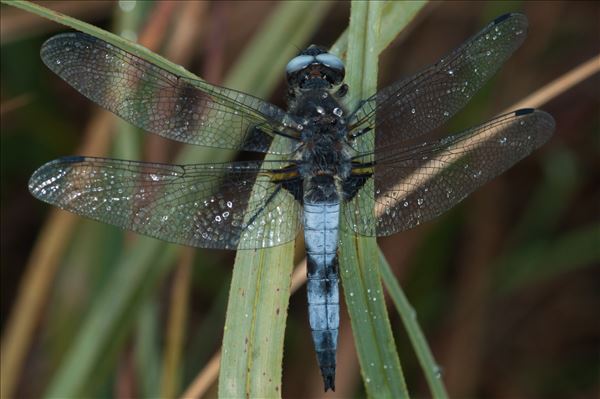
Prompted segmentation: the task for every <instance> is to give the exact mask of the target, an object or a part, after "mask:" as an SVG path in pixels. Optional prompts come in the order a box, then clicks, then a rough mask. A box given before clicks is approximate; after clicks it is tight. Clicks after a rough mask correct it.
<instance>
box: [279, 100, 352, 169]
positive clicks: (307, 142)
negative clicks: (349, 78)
mask: <svg viewBox="0 0 600 399" xmlns="http://www.w3.org/2000/svg"><path fill="white" fill-rule="evenodd" d="M290 111H291V112H292V113H294V114H295V115H297V116H298V117H299V118H300V119H301V121H302V124H303V125H304V129H303V131H302V138H301V140H302V142H303V145H302V146H301V147H300V148H299V149H298V151H297V154H296V156H297V160H298V162H299V166H300V168H299V169H300V174H301V175H302V177H303V178H305V179H307V178H309V179H310V178H311V177H314V176H323V175H326V176H331V177H335V178H336V179H342V180H343V179H345V178H346V177H347V176H348V175H349V173H350V147H349V146H348V144H347V141H346V133H347V128H346V120H345V116H346V115H345V111H344V109H343V106H342V105H341V104H340V102H339V101H338V100H337V98H335V95H333V94H331V93H329V91H327V90H322V89H316V90H309V91H304V92H303V93H302V95H300V96H298V97H296V98H295V99H294V100H293V101H290Z"/></svg>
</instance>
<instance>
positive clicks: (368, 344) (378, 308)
mask: <svg viewBox="0 0 600 399" xmlns="http://www.w3.org/2000/svg"><path fill="white" fill-rule="evenodd" d="M386 5H387V3H383V2H372V3H371V2H353V3H352V8H351V14H350V26H349V29H348V47H347V59H346V68H347V71H348V75H347V77H346V82H347V83H348V85H349V87H350V92H349V94H350V96H351V97H350V98H349V99H348V101H347V103H348V107H349V109H353V108H355V107H356V105H357V104H358V101H359V99H362V98H368V97H369V96H371V95H372V94H373V93H375V91H376V89H377V65H378V57H379V52H380V49H381V47H383V45H382V44H381V45H380V44H379V43H380V42H379V39H380V37H381V18H382V16H383V14H382V13H383V11H384V9H385V8H386ZM398 29H399V30H400V29H401V27H400V26H398ZM338 50H339V49H338ZM362 150H368V149H367V148H364V149H362ZM372 208H374V207H372ZM344 222H345V221H344V220H343V221H342V224H344ZM378 264H379V249H378V247H377V242H376V241H375V238H373V237H358V236H356V235H355V234H353V233H352V231H351V230H350V229H349V228H348V227H346V228H343V229H342V231H341V232H340V276H341V278H342V282H343V287H344V297H345V300H346V304H347V306H348V312H349V313H350V320H351V324H352V332H353V335H354V341H355V345H356V350H357V353H358V358H359V362H360V366H361V373H362V377H363V382H364V384H365V388H366V391H367V394H368V395H369V396H370V397H377V398H380V397H389V398H402V397H404V398H406V397H408V390H407V388H406V383H405V381H404V376H403V374H402V369H401V367H400V360H399V358H398V353H397V350H396V345H395V342H394V337H393V334H392V330H391V326H390V321H389V318H388V314H387V309H386V307H385V301H384V298H383V288H382V286H381V280H380V277H379V270H378Z"/></svg>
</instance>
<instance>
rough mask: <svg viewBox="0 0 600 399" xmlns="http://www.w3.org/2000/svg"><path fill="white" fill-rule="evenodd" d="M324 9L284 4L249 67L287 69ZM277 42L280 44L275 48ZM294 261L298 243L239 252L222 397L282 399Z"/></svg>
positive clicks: (227, 329)
mask: <svg viewBox="0 0 600 399" xmlns="http://www.w3.org/2000/svg"><path fill="white" fill-rule="evenodd" d="M324 5H328V3H324V4H319V3H311V2H285V3H282V4H281V5H280V7H279V8H278V10H277V11H276V12H275V13H274V15H273V16H272V19H271V20H270V21H268V22H267V23H266V26H267V27H268V28H269V29H267V30H268V32H266V31H265V32H263V33H262V34H259V35H257V39H256V41H255V42H254V43H252V44H250V45H249V46H248V50H247V53H248V54H249V55H253V56H254V58H255V60H254V61H251V60H249V61H248V62H256V60H259V61H260V60H263V61H264V60H269V61H271V60H272V59H275V60H277V62H278V63H281V64H282V65H281V70H283V66H284V65H283V63H284V62H286V60H287V59H288V58H289V57H290V56H291V55H292V53H294V52H296V50H295V49H294V47H292V46H291V44H292V43H303V42H305V40H307V39H308V37H309V34H310V33H311V32H312V30H313V29H314V28H316V24H314V22H311V23H310V24H309V26H308V27H309V28H310V29H307V28H306V27H303V28H301V29H300V30H298V29H296V28H297V27H298V26H301V25H302V24H303V22H302V21H308V20H312V19H313V18H314V19H317V20H320V18H322V17H323V16H324V14H325V12H326V10H327V7H325V6H324ZM315 6H316V7H315ZM299 33H300V35H299ZM273 40H275V41H276V42H275V44H273V43H271V42H272V41H273ZM261 49H262V50H261ZM265 49H268V50H265ZM290 51H292V53H290ZM256 52H258V53H259V54H263V55H262V56H259V55H257V54H256ZM279 53H283V54H279ZM282 55H283V56H282ZM238 68H239V69H235V70H238V71H239V72H240V73H242V72H243V71H245V70H246V69H245V68H247V65H246V64H244V63H240V64H239V66H238ZM250 76H252V75H250ZM263 76H268V75H265V74H264V71H262V72H261V73H259V74H258V75H257V77H261V79H264V78H262V77H263ZM275 76H280V75H279V74H275ZM276 140H277V139H276ZM274 144H277V143H274ZM271 158H273V157H270V156H267V157H266V159H267V160H268V159H271ZM293 258H294V243H293V242H290V243H288V244H285V245H281V246H278V247H275V248H269V249H264V250H258V251H238V253H237V256H236V262H235V266H234V272H233V277H232V281H231V288H230V293H229V303H228V305H227V317H226V321H225V333H224V337H223V349H222V355H221V371H220V374H219V396H221V397H225V398H229V397H243V396H245V397H280V396H281V365H282V359H283V339H284V332H285V325H286V318H287V307H288V301H289V296H290V285H291V275H292V266H293V264H292V262H293Z"/></svg>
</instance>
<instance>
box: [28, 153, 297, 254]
mask: <svg viewBox="0 0 600 399" xmlns="http://www.w3.org/2000/svg"><path fill="white" fill-rule="evenodd" d="M261 165H262V167H261ZM281 166H282V163H280V162H264V163H263V162H255V161H250V162H234V163H224V164H210V165H204V164H198V165H184V166H180V165H168V164H155V163H144V162H132V161H122V160H116V159H106V158H90V157H68V158H61V159H57V160H55V161H51V162H49V163H47V164H45V165H43V166H42V167H41V168H39V169H38V170H37V171H36V172H35V173H34V174H33V176H32V177H31V179H30V182H29V190H30V191H31V193H32V194H33V195H34V196H35V197H37V198H38V199H41V200H42V201H45V202H48V203H50V204H53V205H56V206H58V207H60V208H62V209H65V210H68V211H71V212H74V213H76V214H79V215H82V216H86V217H89V218H91V219H94V220H98V221H101V222H105V223H109V224H112V225H115V226H118V227H121V228H124V229H128V230H132V231H135V232H137V233H141V234H145V235H149V236H151V237H155V238H159V239H161V240H165V241H169V242H174V243H178V244H184V245H190V246H195V247H202V248H224V249H235V248H239V249H252V248H264V247H271V246H276V245H279V244H282V243H284V242H287V241H290V240H293V239H294V238H295V236H296V234H297V232H298V229H299V226H300V217H301V208H300V206H299V204H298V203H297V202H296V201H295V200H293V197H292V195H291V194H289V193H288V192H287V191H286V190H284V189H282V187H281V185H280V184H277V183H272V179H271V175H272V173H271V171H270V170H269V169H268V168H271V167H273V168H274V169H278V168H280V167H281ZM251 194H253V195H251Z"/></svg>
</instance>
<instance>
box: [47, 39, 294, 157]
mask: <svg viewBox="0 0 600 399" xmlns="http://www.w3.org/2000/svg"><path fill="white" fill-rule="evenodd" d="M41 57H42V60H43V61H44V63H45V64H46V65H47V66H48V68H50V69H51V70H52V71H53V72H54V73H56V74H57V75H58V76H60V77H61V78H62V79H64V80H65V81H66V82H67V83H69V84H70V85H71V86H73V87H74V88H75V89H76V90H77V91H79V92H80V93H81V94H83V95H84V96H86V97H87V98H89V99H90V100H92V101H94V102H95V103H97V104H98V105H100V106H102V107H104V108H106V109H108V110H109V111H111V112H114V113H115V114H117V115H119V116H120V117H121V118H123V119H125V120H126V121H128V122H130V123H132V124H134V125H135V126H137V127H140V128H142V129H144V130H146V131H149V132H151V133H155V134H158V135H160V136H163V137H166V138H169V139H172V140H177V141H181V142H184V143H189V144H197V145H203V146H209V147H217V148H226V149H240V150H247V151H258V152H269V153H289V152H291V150H292V149H293V146H294V145H295V140H293V138H294V137H295V135H296V134H297V133H296V131H295V130H294V129H295V128H297V126H298V125H297V124H295V122H294V121H293V120H292V118H291V117H290V116H289V115H288V114H287V113H286V112H284V111H282V110H281V109H280V108H277V107H276V106H274V105H272V104H270V103H268V102H265V101H262V100H260V99H258V98H256V97H252V96H250V95H248V94H244V93H240V92H237V91H234V90H229V89H225V88H222V87H218V86H213V85H211V84H208V83H206V82H204V81H201V80H193V79H189V78H185V77H182V76H178V75H175V74H173V73H171V72H167V71H166V70H164V69H162V68H160V67H158V66H156V65H154V64H152V63H150V62H148V61H145V60H143V59H141V58H139V57H137V56H135V55H133V54H130V53H128V52H127V51H124V50H122V49H120V48H118V47H115V46H113V45H112V44H109V43H107V42H105V41H103V40H101V39H98V38H95V37H93V36H90V35H87V34H85V33H81V32H73V33H62V34H59V35H56V36H53V37H51V38H50V39H48V41H46V42H45V43H44V45H43V46H42V49H41ZM278 134H284V135H285V136H287V137H291V138H292V140H280V141H281V145H280V146H278V147H277V148H272V149H269V145H270V143H271V140H272V138H273V137H274V136H275V135H278Z"/></svg>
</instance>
